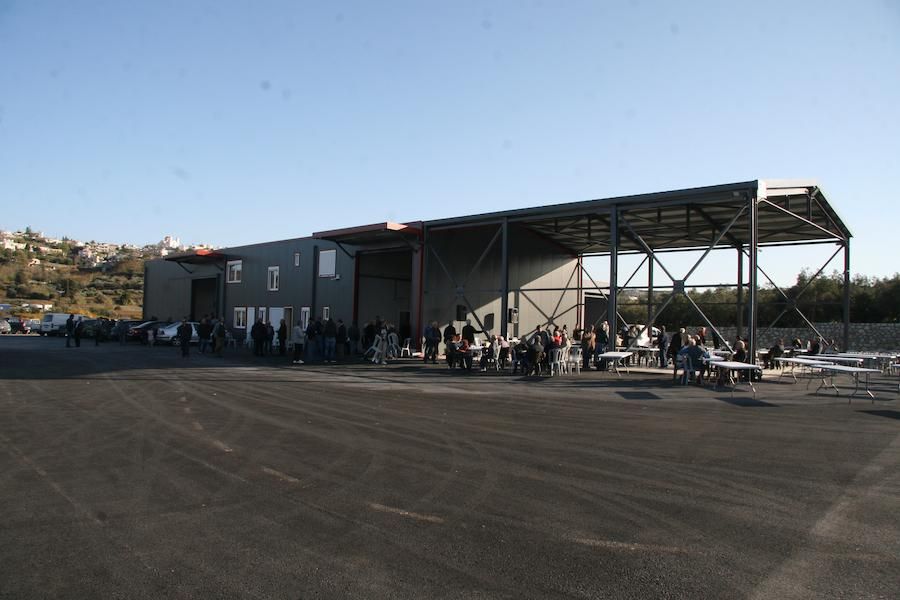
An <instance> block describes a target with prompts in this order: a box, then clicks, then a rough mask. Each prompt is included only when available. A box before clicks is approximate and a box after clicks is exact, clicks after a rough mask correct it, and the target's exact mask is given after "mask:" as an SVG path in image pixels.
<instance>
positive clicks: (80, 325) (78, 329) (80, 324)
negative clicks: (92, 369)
mask: <svg viewBox="0 0 900 600" xmlns="http://www.w3.org/2000/svg"><path fill="white" fill-rule="evenodd" d="M82 333H84V321H83V320H82V318H81V317H78V320H77V321H75V331H74V335H75V347H76V348H81V334H82Z"/></svg>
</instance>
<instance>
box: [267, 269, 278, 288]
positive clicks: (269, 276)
mask: <svg viewBox="0 0 900 600" xmlns="http://www.w3.org/2000/svg"><path fill="white" fill-rule="evenodd" d="M273 274H274V275H275V277H274V279H273V277H272V275H273ZM280 284H281V267H277V266H276V267H269V268H268V270H267V271H266V289H267V290H269V291H270V292H277V291H278V286H279V285H280Z"/></svg>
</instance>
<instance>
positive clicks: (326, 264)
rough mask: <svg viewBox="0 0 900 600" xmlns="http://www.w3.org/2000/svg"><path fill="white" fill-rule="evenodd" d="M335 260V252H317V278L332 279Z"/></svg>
mask: <svg viewBox="0 0 900 600" xmlns="http://www.w3.org/2000/svg"><path fill="white" fill-rule="evenodd" d="M336 260H337V250H322V251H321V252H319V277H334V266H335V262H336Z"/></svg>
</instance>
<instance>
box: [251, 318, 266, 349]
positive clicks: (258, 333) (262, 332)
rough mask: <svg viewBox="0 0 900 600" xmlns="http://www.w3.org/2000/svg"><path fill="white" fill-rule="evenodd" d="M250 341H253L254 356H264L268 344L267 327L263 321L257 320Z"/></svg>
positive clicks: (252, 328)
mask: <svg viewBox="0 0 900 600" xmlns="http://www.w3.org/2000/svg"><path fill="white" fill-rule="evenodd" d="M250 339H251V340H253V354H254V356H262V355H263V346H264V345H265V343H266V326H265V325H263V322H262V319H257V320H256V323H254V324H253V327H251V328H250Z"/></svg>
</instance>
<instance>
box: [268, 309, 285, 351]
mask: <svg viewBox="0 0 900 600" xmlns="http://www.w3.org/2000/svg"><path fill="white" fill-rule="evenodd" d="M283 318H284V309H283V308H281V307H280V306H272V307H270V308H269V321H270V322H271V323H272V327H274V328H275V331H276V332H277V331H278V328H279V327H281V319H283ZM272 345H273V346H277V345H278V336H277V335H276V336H275V339H274V340H272Z"/></svg>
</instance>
